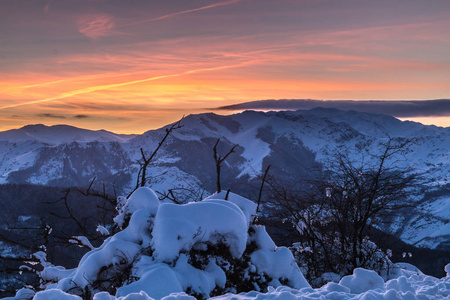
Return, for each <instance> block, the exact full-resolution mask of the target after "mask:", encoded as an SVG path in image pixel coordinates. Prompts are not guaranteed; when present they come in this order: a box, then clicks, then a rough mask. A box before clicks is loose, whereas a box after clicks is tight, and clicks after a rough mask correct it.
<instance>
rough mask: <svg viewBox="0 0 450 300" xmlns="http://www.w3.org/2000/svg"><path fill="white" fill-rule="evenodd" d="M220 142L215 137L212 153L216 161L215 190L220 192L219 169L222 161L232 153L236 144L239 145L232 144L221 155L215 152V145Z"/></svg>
mask: <svg viewBox="0 0 450 300" xmlns="http://www.w3.org/2000/svg"><path fill="white" fill-rule="evenodd" d="M219 142H220V138H219V139H217V141H216V143H215V145H214V147H213V153H214V161H215V162H216V175H217V181H216V182H217V192H218V193H220V192H221V191H222V186H221V184H220V171H221V167H222V163H223V162H224V161H225V160H226V159H227V157H228V156H229V155H230V154H231V153H234V152H235V151H234V150H235V149H236V147H237V146H239V145H238V144H236V145H234V146H233V147H232V148H231V149H230V150H229V151H228V152H227V153H226V154H225V155H224V156H223V157H222V156H220V155H219V154H217V145H218V144H219Z"/></svg>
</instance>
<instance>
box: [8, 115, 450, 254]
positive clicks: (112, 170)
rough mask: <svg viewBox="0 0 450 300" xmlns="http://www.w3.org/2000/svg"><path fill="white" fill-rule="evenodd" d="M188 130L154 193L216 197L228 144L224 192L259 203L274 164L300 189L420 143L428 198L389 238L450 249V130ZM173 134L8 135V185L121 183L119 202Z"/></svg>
mask: <svg viewBox="0 0 450 300" xmlns="http://www.w3.org/2000/svg"><path fill="white" fill-rule="evenodd" d="M182 124H183V127H182V128H181V129H179V130H176V131H174V132H173V134H172V135H171V137H170V138H169V139H168V141H167V143H166V144H165V145H164V147H163V148H162V149H161V152H159V153H158V155H157V157H156V160H155V162H154V164H153V165H152V167H151V169H150V172H149V173H150V174H151V175H152V179H151V181H150V182H149V185H151V186H152V188H153V189H156V190H159V191H163V190H165V191H167V190H168V189H169V188H173V187H176V186H180V185H182V186H183V187H184V188H191V189H197V188H199V187H204V188H206V189H207V190H209V191H210V192H213V191H214V188H215V169H214V160H213V156H212V147H213V145H214V143H215V142H216V140H217V139H218V138H220V139H221V141H222V142H221V143H220V145H219V152H221V153H222V152H225V151H228V149H230V148H231V147H232V145H234V144H239V146H238V147H237V148H236V153H233V154H232V155H230V156H229V159H227V161H226V164H225V165H224V167H223V177H222V181H223V182H224V184H223V185H226V186H225V188H232V189H233V191H236V192H239V193H241V194H244V195H249V197H250V198H251V195H252V193H254V183H256V182H257V180H254V179H255V177H256V176H257V175H258V174H260V173H261V172H262V171H263V170H264V169H265V167H266V166H267V165H269V164H270V165H272V168H271V173H272V174H273V175H274V176H277V177H278V178H281V179H283V180H291V181H292V180H293V182H295V180H304V179H305V178H307V176H310V170H311V169H312V168H314V167H315V166H316V165H317V164H326V163H327V160H328V159H329V158H330V157H331V156H332V155H333V154H334V153H336V152H338V151H348V153H349V154H350V155H355V157H356V156H357V155H359V154H360V153H368V152H370V151H376V150H377V148H376V147H377V144H378V143H379V142H380V141H386V140H387V139H388V137H402V138H414V139H416V143H415V144H414V145H413V146H412V148H411V150H410V152H409V153H408V154H407V155H406V157H405V160H404V161H403V164H404V165H405V166H406V165H407V166H413V167H414V168H415V169H416V170H417V172H418V173H420V174H422V175H423V176H424V180H425V182H424V187H426V188H425V189H424V191H426V192H427V193H424V194H423V197H422V198H421V199H419V200H418V202H417V203H416V208H415V209H414V210H411V211H410V212H409V213H408V214H405V215H404V216H402V217H401V218H399V219H397V220H395V222H394V225H392V226H391V227H390V228H385V230H387V231H390V232H392V233H394V234H395V235H396V236H398V237H400V238H401V239H403V240H404V241H406V242H409V243H412V244H415V245H419V246H424V247H430V248H436V247H438V248H442V247H447V248H448V246H449V245H450V223H449V219H450V213H449V211H450V210H449V209H448V203H449V202H450V184H449V182H450V146H449V145H450V128H442V127H436V126H426V125H422V124H419V123H414V122H402V121H400V120H398V119H396V118H394V117H391V116H386V115H381V114H371V113H362V112H356V111H342V110H338V109H329V108H315V109H311V110H298V111H278V112H266V113H264V112H255V111H245V112H243V113H239V114H234V115H229V116H222V115H217V114H213V113H205V114H197V115H189V116H187V117H186V118H185V119H184V120H183V121H182ZM168 126H170V125H168ZM165 128H167V126H166V127H163V128H160V129H157V130H150V131H147V132H145V133H144V134H142V135H136V136H123V135H116V134H114V133H110V132H106V131H90V130H85V129H79V128H75V127H70V126H52V127H45V126H44V127H43V126H42V125H37V126H36V125H35V126H25V127H23V128H21V129H18V130H16V131H14V130H10V131H6V132H0V150H1V151H2V153H3V156H2V157H1V160H0V182H1V183H31V184H39V185H49V186H81V187H87V186H88V185H89V182H90V181H91V180H92V178H94V177H96V178H97V182H99V183H101V182H104V183H105V184H106V185H107V186H112V185H114V186H115V188H116V189H117V191H118V194H126V193H127V191H129V190H130V189H131V188H132V187H133V186H134V185H135V182H136V175H137V171H138V169H139V164H138V163H137V161H138V160H139V159H140V157H141V154H140V148H143V149H144V151H146V152H147V153H148V152H150V151H152V150H153V149H155V148H156V146H157V143H158V142H159V141H160V139H161V138H162V136H163V135H164V133H165ZM50 132H52V133H53V132H55V133H54V134H50ZM225 183H226V184H225ZM252 184H253V185H252Z"/></svg>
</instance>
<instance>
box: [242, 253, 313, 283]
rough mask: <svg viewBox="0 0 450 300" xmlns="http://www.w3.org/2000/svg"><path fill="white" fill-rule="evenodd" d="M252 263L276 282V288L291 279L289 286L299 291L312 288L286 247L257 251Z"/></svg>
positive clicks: (253, 254)
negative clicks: (285, 280) (284, 280)
mask: <svg viewBox="0 0 450 300" xmlns="http://www.w3.org/2000/svg"><path fill="white" fill-rule="evenodd" d="M251 262H252V263H253V264H254V265H255V266H256V268H257V269H258V270H259V271H261V272H264V273H266V274H267V275H269V276H270V277H271V278H273V279H274V280H276V281H274V282H276V284H275V286H278V285H281V283H280V282H281V280H283V279H289V285H290V286H293V287H295V288H297V289H299V288H304V287H309V286H310V285H309V284H308V282H306V280H305V278H304V277H303V275H302V273H301V272H300V269H299V268H298V266H297V264H296V263H295V262H294V257H293V255H292V252H291V251H290V250H289V249H288V248H286V247H279V248H276V249H275V250H274V251H269V250H265V249H260V250H257V251H255V252H253V253H252V255H251Z"/></svg>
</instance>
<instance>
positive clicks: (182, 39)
mask: <svg viewBox="0 0 450 300" xmlns="http://www.w3.org/2000/svg"><path fill="white" fill-rule="evenodd" d="M1 4H2V7H1V9H0V130H7V129H11V128H18V127H21V126H24V125H26V124H37V123H42V124H46V125H53V124H69V125H73V126H78V127H82V128H89V129H95V130H98V129H106V130H110V131H114V132H118V133H142V132H144V131H146V130H149V129H154V128H158V127H161V126H163V125H165V124H167V123H170V122H174V121H176V120H178V119H180V118H181V117H182V116H183V115H185V114H190V113H201V112H206V111H216V110H215V108H217V107H221V106H227V105H233V104H237V103H242V102H247V101H255V100H264V99H325V100H386V101H388V100H429V99H449V98H450V51H449V49H450V17H449V16H450V1H448V0H427V1H423V0H396V1H392V0H377V1H361V0H341V1H338V0H225V1H212V0H167V1H155V0H129V1H122V0H89V1H88V0H53V1H51V0H33V1H31V0H26V1H25V0H2V2H1ZM217 112H218V113H223V111H221V110H217ZM408 119H411V120H415V121H420V122H423V123H425V124H435V125H439V126H450V115H446V116H442V115H441V116H430V115H427V116H416V117H413V118H408Z"/></svg>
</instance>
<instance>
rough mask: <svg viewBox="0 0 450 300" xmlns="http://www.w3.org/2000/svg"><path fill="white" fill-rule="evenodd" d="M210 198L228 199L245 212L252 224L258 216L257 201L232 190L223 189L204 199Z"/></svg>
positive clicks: (208, 199) (248, 221)
mask: <svg viewBox="0 0 450 300" xmlns="http://www.w3.org/2000/svg"><path fill="white" fill-rule="evenodd" d="M227 194H228V196H227ZM210 200H226V201H230V202H232V203H234V204H236V205H237V206H238V207H239V208H240V209H241V210H242V212H243V213H244V215H245V217H246V219H247V223H248V224H251V223H252V222H253V220H254V219H255V217H256V207H257V205H256V203H255V202H253V201H250V200H248V199H246V198H244V197H241V196H239V195H237V194H235V193H232V192H229V193H228V192H227V191H221V192H220V193H215V194H212V195H211V196H209V197H206V198H205V199H203V201H210Z"/></svg>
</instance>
